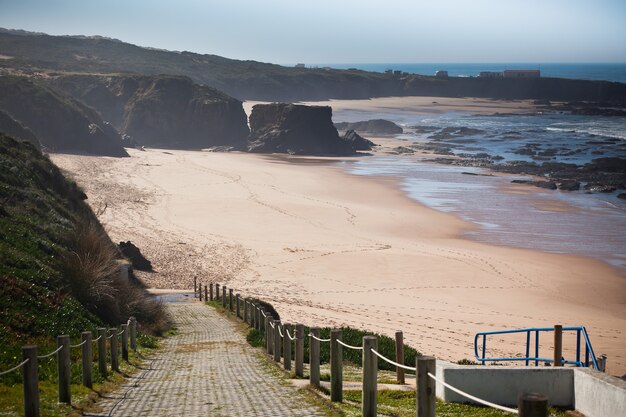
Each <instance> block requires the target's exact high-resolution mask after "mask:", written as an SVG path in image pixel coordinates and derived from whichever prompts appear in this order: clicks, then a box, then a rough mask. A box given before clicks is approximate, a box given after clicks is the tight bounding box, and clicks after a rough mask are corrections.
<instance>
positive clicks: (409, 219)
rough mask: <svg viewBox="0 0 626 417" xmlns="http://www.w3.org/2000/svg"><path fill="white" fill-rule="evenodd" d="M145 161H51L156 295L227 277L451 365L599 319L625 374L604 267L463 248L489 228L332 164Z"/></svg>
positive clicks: (250, 158) (151, 157)
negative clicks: (483, 344) (132, 247)
mask: <svg viewBox="0 0 626 417" xmlns="http://www.w3.org/2000/svg"><path fill="white" fill-rule="evenodd" d="M130 154H131V158H120V159H115V158H103V157H89V156H76V155H53V156H52V159H53V160H54V162H55V163H57V164H58V165H60V166H61V167H62V168H64V169H66V170H68V171H69V172H71V173H72V175H73V176H74V177H75V179H76V180H77V181H78V183H79V184H80V185H82V186H83V187H84V189H85V191H86V193H87V194H88V196H89V200H88V202H89V203H90V204H91V205H92V207H94V208H96V209H99V208H102V207H104V206H105V204H106V210H105V211H104V213H103V214H102V215H101V220H102V221H103V222H104V224H105V225H106V227H107V229H108V230H109V232H110V234H111V236H112V238H113V239H114V240H115V241H121V240H131V241H133V243H135V244H137V245H138V246H139V247H140V248H141V250H142V252H143V253H145V255H146V256H147V258H148V259H150V260H151V261H152V263H153V265H154V269H155V272H154V273H151V274H146V273H142V274H141V278H142V279H143V280H144V281H145V282H146V283H147V284H148V285H149V286H151V287H155V288H178V289H188V288H191V287H192V286H193V278H194V277H197V278H198V279H199V280H200V281H203V282H208V281H209V280H211V281H214V282H219V283H222V284H224V283H225V284H226V285H227V286H228V287H232V288H235V289H236V290H237V292H240V293H241V294H242V295H246V296H249V295H253V296H259V297H262V298H263V299H266V300H268V301H269V302H271V303H272V304H274V305H275V307H276V308H277V309H278V311H280V313H281V315H282V318H283V320H285V321H289V322H292V323H295V322H302V323H305V324H307V325H317V326H340V325H351V326H356V327H360V328H364V329H369V330H372V331H376V332H380V333H384V334H387V335H390V336H392V335H393V333H394V332H395V331H396V330H403V331H404V335H405V340H406V341H407V343H409V344H410V345H412V346H415V347H416V348H417V349H418V350H420V351H421V352H423V353H425V354H431V355H435V356H437V357H439V358H442V359H448V360H459V359H462V358H470V359H471V358H472V356H473V345H472V343H473V335H474V334H475V333H476V332H478V331H484V330H496V329H510V328H518V327H533V326H552V325H554V324H558V323H562V324H567V325H578V324H584V325H586V326H587V329H588V330H589V333H590V335H591V339H592V342H593V344H594V348H595V349H596V354H601V353H606V354H607V355H608V357H609V359H608V371H609V372H611V373H613V374H619V375H621V374H623V373H624V372H626V352H625V350H624V346H626V281H625V280H624V278H623V277H622V276H620V275H619V274H618V273H617V272H616V271H615V270H614V269H612V268H611V267H609V266H608V265H606V264H604V263H602V262H599V261H593V260H589V259H585V258H581V257H576V256H569V255H557V254H546V253H542V252H536V251H530V250H522V249H513V248H508V247H501V246H494V245H487V244H483V243H478V242H473V241H470V240H467V239H464V238H462V237H461V236H462V234H463V233H464V232H467V231H471V230H472V228H474V227H475V226H473V225H472V224H470V223H467V222H464V221H462V220H460V219H459V218H457V217H456V216H454V215H451V214H446V213H441V212H438V211H435V210H432V209H429V208H427V207H425V206H422V205H420V204H418V203H416V202H415V201H413V200H411V199H409V198H408V197H406V195H405V193H404V192H402V190H400V189H399V187H398V184H397V181H396V179H394V178H389V177H388V178H372V177H357V176H353V175H349V174H346V173H345V172H344V170H343V169H341V168H340V167H338V166H336V165H333V164H327V163H324V162H323V161H322V162H320V161H318V160H311V159H302V158H288V157H271V156H270V157H266V156H261V155H252V154H240V153H210V152H193V151H163V150H156V149H149V150H147V151H145V152H142V151H136V150H131V151H130ZM293 161H295V162H297V163H293ZM309 162H310V163H309ZM549 339H550V337H549V336H548V337H546V338H545V340H544V343H543V344H542V352H541V354H542V355H543V356H547V357H550V356H551V353H550V348H551V343H550V340H549ZM568 340H569V339H566V345H567V343H568ZM567 351H568V350H566V352H567ZM522 352H523V347H522V345H521V340H519V339H518V340H513V339H512V338H510V339H506V340H505V339H495V340H494V341H492V342H491V343H490V350H489V354H490V355H495V356H497V355H505V354H506V355H512V354H520V353H522Z"/></svg>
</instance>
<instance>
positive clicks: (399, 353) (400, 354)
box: [396, 330, 404, 384]
mask: <svg viewBox="0 0 626 417" xmlns="http://www.w3.org/2000/svg"><path fill="white" fill-rule="evenodd" d="M396 362H398V363H399V364H400V365H404V337H403V335H402V332H401V331H399V330H398V331H397V332H396ZM396 379H397V381H398V384H404V369H403V368H400V367H399V366H396Z"/></svg>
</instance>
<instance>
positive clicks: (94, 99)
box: [49, 75, 249, 148]
mask: <svg viewBox="0 0 626 417" xmlns="http://www.w3.org/2000/svg"><path fill="white" fill-rule="evenodd" d="M49 82H50V84H51V85H53V86H54V87H56V88H58V89H61V90H63V91H64V92H66V93H69V94H71V95H72V96H73V97H75V98H77V99H79V100H81V101H83V102H85V103H86V104H88V105H89V106H91V107H93V108H94V109H96V110H97V111H98V112H99V113H100V114H101V115H102V117H103V118H104V119H105V120H107V121H110V122H111V123H112V124H113V125H114V126H115V127H116V128H117V129H118V130H119V131H120V132H121V133H123V134H126V135H130V136H131V137H132V139H133V141H134V142H135V143H137V144H139V145H149V146H161V147H169V148H207V147H212V146H230V147H235V148H240V147H242V146H243V145H244V143H245V140H246V137H247V136H248V133H249V130H248V125H247V121H246V114H245V112H244V110H243V106H242V104H241V102H240V101H238V100H235V99H233V98H232V97H229V96H227V95H226V94H224V93H222V92H220V91H217V90H215V89H213V88H210V87H204V86H200V85H197V84H194V83H193V82H192V81H191V79H189V78H187V77H178V76H166V75H158V76H150V75H146V76H141V75H115V76H97V75H72V76H61V77H55V78H53V79H51V80H50V81H49Z"/></svg>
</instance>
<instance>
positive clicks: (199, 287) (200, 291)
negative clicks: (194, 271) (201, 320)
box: [198, 283, 202, 301]
mask: <svg viewBox="0 0 626 417" xmlns="http://www.w3.org/2000/svg"><path fill="white" fill-rule="evenodd" d="M198 298H199V300H200V301H202V283H200V285H199V286H198Z"/></svg>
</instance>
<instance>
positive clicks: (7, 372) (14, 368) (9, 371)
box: [0, 359, 30, 376]
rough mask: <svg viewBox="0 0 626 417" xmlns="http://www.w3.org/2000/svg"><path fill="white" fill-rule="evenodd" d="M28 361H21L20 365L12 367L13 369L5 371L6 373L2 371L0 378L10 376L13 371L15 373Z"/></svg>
mask: <svg viewBox="0 0 626 417" xmlns="http://www.w3.org/2000/svg"><path fill="white" fill-rule="evenodd" d="M29 360H30V359H24V361H23V362H22V363H20V364H19V365H16V366H14V367H13V368H11V369H8V370H6V371H2V372H0V376H2V375H6V374H10V373H11V372H13V371H16V370H18V369H20V368H21V367H22V366H24V365H26V362H28V361H29Z"/></svg>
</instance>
